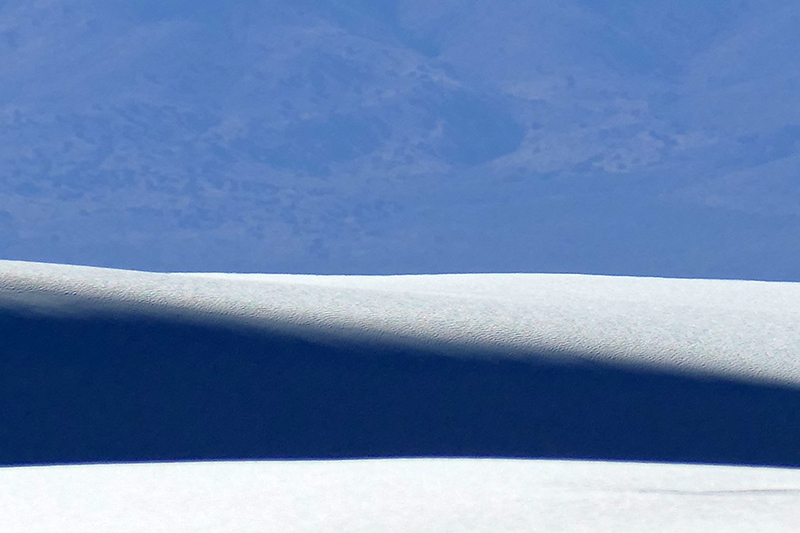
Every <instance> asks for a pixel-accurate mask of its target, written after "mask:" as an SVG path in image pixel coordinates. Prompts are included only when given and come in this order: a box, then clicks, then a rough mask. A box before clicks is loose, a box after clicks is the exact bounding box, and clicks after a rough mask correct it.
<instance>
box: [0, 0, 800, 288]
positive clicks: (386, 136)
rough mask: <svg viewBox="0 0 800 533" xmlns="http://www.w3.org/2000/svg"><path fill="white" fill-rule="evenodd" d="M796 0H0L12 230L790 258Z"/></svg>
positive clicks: (99, 255) (422, 256) (226, 266)
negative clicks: (689, 0)
mask: <svg viewBox="0 0 800 533" xmlns="http://www.w3.org/2000/svg"><path fill="white" fill-rule="evenodd" d="M798 27H800V5H798V4H797V3H795V2H789V1H784V0H766V1H763V2H758V3H755V2H746V1H738V0H736V1H727V2H722V1H717V0H708V1H704V2H700V3H698V4H696V5H695V4H692V5H689V4H686V3H685V2H677V1H675V0H666V1H665V0H661V1H658V2H656V1H636V2H634V1H621V0H616V1H610V0H608V1H607V0H597V1H590V0H583V1H574V0H573V1H555V0H544V1H537V2H523V1H514V0H495V1H492V2H489V1H487V0H466V1H465V0H461V1H458V2H456V1H451V0H441V1H438V2H430V1H423V0H395V1H378V0H376V1H367V0H314V1H309V0H298V1H293V2H288V1H277V0H265V1H255V0H243V1H233V0H231V1H227V2H212V1H207V0H202V1H190V0H171V1H169V0H167V1H156V0H126V1H122V0H114V1H109V0H103V1H101V0H74V1H70V0H36V1H30V0H27V1H22V0H6V1H0V257H2V258H7V259H29V260H38V261H57V262H71V263H78V264H92V265H99V266H113V267H126V268H137V269H151V270H226V271H262V272H317V273H372V274H380V273H400V272H407V273H415V272H470V271H529V272H536V271H551V272H585V273H605V274H631V275H658V276H679V277H734V278H753V279H782V280H800V170H798V169H800V61H798V60H797V57H800V32H798V31H797V28H798Z"/></svg>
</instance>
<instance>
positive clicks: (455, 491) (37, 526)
mask: <svg viewBox="0 0 800 533" xmlns="http://www.w3.org/2000/svg"><path fill="white" fill-rule="evenodd" d="M799 518H800V471H798V470H792V469H775V468H744V467H720V466H697V465H658V464H637V463H603V462H572V461H517V460H486V459H484V460H470V459H459V460H453V459H449V460H447V459H418V460H402V459H395V460H369V461H317V462H304V461H303V462H283V461H275V462H270V461H266V462H239V463H224V462H219V463H176V464H137V465H92V466H56V467H27V468H5V469H0V521H1V522H2V530H3V531H6V532H9V533H14V532H20V533H21V532H26V533H27V532H29V531H37V532H53V533H69V532H81V533H82V532H84V531H98V532H105V531H108V532H112V531H113V532H119V533H124V532H134V531H136V532H139V531H148V532H162V531H163V532H184V531H185V532H188V531H230V532H237V533H244V532H250V531H252V532H263V531H281V532H285V533H293V532H331V533H333V532H340V531H349V532H364V533H381V532H390V531H391V532H412V531H413V532H416V531H419V532H442V533H445V532H448V533H449V532H459V531H464V532H486V533H499V532H522V531H525V532H561V531H563V532H587V533H589V532H593V533H604V532H609V533H612V532H613V533H616V532H620V531H624V532H642V533H659V532H686V533H694V532H698V531H724V532H726V533H735V532H742V533H753V532H761V531H763V532H769V533H779V532H784V531H785V532H794V531H797V523H798V519H799Z"/></svg>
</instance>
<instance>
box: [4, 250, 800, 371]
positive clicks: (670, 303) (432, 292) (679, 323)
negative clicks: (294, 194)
mask: <svg viewBox="0 0 800 533" xmlns="http://www.w3.org/2000/svg"><path fill="white" fill-rule="evenodd" d="M0 308H5V309H18V310H25V311H27V312H32V311H35V312H39V313H43V314H51V315H73V316H91V315H95V316H96V315H103V314H106V313H114V312H126V313H146V314H150V315H154V316H158V315H161V316H164V315H172V316H181V317H184V318H188V319H192V320H196V321H199V322H213V323H223V324H228V325H237V326H245V325H246V326H250V327H255V328H258V329H260V330H262V331H265V332H269V333H280V334H289V335H293V336H297V337H299V338H304V339H307V340H313V341H316V342H326V343H333V344H347V343H349V342H353V341H361V342H375V343H378V344H397V345H400V346H406V347H410V348H421V349H428V350H433V351H436V352H440V353H444V354H450V355H458V354H464V353H466V352H469V353H481V354H484V355H487V356H494V357H522V356H527V357H531V356H536V357H541V358H558V359H570V358H579V359H583V360H592V361H598V362H603V363H611V364H617V365H624V366H630V367H645V368H657V369H661V370H667V371H675V372H680V373H693V374H705V375H711V376H726V377H732V378H739V379H743V380H750V381H752V380H761V381H769V382H775V383H785V384H792V385H800V328H798V327H797V324H800V283H786V282H760V281H731V280H698V279H666V278H633V277H613V276H587V275H571V274H454V275H416V276H310V275H275V274H271V275H267V274H181V273H176V274H160V273H145V272H134V271H125V270H112V269H101V268H91V267H80V266H66V265H51V264H40V263H26V262H16V261H0Z"/></svg>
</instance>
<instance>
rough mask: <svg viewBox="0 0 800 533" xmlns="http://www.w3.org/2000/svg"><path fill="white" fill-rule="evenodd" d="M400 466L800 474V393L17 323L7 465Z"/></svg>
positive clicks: (85, 325)
mask: <svg viewBox="0 0 800 533" xmlns="http://www.w3.org/2000/svg"><path fill="white" fill-rule="evenodd" d="M398 456H402V457H430V456H448V457H454V456H461V457H464V456H467V457H475V456H479V457H525V458H580V459H618V460H636V461H667V462H700V463H725V464H757V465H790V466H800V390H797V389H792V388H781V387H776V386H763V385H756V384H744V383H736V382H732V381H725V380H714V379H699V378H696V377H688V376H681V375H667V374H659V373H653V372H635V371H626V370H621V369H618V368H614V367H611V366H602V365H588V364H587V365H585V366H559V365H554V364H541V363H538V364H537V363H527V362H521V361H511V360H480V359H468V358H463V359H460V358H448V357H442V356H436V355H430V354H425V353H411V352H404V351H400V350H393V349H389V348H385V349H382V348H380V347H377V348H376V347H374V346H373V347H367V346H359V345H352V346H348V347H343V348H339V349H333V348H329V347H324V346H319V345H314V344H309V343H306V342H301V341H298V340H293V339H288V338H274V337H270V336H266V335H262V334H258V333H257V332H254V331H251V332H246V331H236V330H232V329H226V328H221V327H220V328H218V327H212V326H199V325H191V324H187V323H182V322H180V321H177V320H176V321H170V320H166V319H165V320H158V321H156V320H154V319H153V320H148V319H146V318H142V317H139V318H136V317H108V318H106V319H103V320H100V319H92V320H88V319H87V320H82V319H63V318H58V319H56V318H42V317H33V316H24V315H22V314H15V313H11V312H7V311H6V312H3V313H2V314H0V464H5V465H12V464H53V463H94V462H122V461H125V462H127V461H172V460H206V459H266V458H293V459H326V458H360V457H398Z"/></svg>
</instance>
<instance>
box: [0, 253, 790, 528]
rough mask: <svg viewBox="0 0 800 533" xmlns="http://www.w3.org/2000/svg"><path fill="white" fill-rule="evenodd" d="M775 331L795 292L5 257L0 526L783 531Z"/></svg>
mask: <svg viewBox="0 0 800 533" xmlns="http://www.w3.org/2000/svg"><path fill="white" fill-rule="evenodd" d="M798 324H800V284H797V283H767V282H751V281H716V280H677V279H655V278H626V277H604V276H580V275H554V274H502V275H500V274H470V275H436V276H433V275H432V276H387V277H377V276H375V277H371V276H299V275H260V274H259V275H255V274H248V275H242V274H157V273H144V272H132V271H122V270H111V269H99V268H89V267H77V266H65V265H48V264H37V263H24V262H14V261H0V365H2V367H1V368H0V406H2V408H0V443H2V446H0V464H3V465H7V466H6V467H5V468H2V469H0V529H1V530H3V531H59V532H63V531H85V530H95V531H198V530H203V531H493V532H494V531H600V532H602V531H648V532H652V531H708V530H719V531H748V532H749V531H771V532H773V531H795V530H796V528H797V519H798V518H800V511H798V510H800V470H797V469H796V468H797V467H800V328H798V326H797V325H798ZM447 457H449V458H447ZM478 457H481V458H480V459H479V458H478ZM511 457H514V458H517V459H514V460H512V459H509V458H511ZM411 458H415V459H411ZM544 458H548V459H558V460H543V459H544ZM286 459H295V460H292V461H287V460H286ZM297 459H302V460H297ZM309 459H314V460H313V461H309ZM331 459H338V460H331ZM566 459H583V460H581V461H574V460H566ZM608 460H614V461H608ZM175 461H183V462H175ZM198 461H199V462H198ZM642 461H649V462H651V463H650V464H648V463H643V462H642ZM131 462H135V463H139V464H124V463H131ZM76 463H114V464H92V465H87V464H76ZM669 463H672V464H669ZM683 463H694V464H683ZM701 463H718V465H717V466H710V465H702V464H701ZM35 465H56V466H35ZM58 465H60V466H58ZM748 465H749V466H748ZM753 465H760V466H759V467H755V466H753ZM778 466H780V467H784V468H775V467H778ZM767 467H770V468H767Z"/></svg>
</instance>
